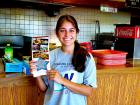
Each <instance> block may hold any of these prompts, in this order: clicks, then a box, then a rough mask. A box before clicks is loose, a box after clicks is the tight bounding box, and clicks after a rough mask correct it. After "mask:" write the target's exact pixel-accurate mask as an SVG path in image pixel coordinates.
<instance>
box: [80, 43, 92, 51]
mask: <svg viewBox="0 0 140 105" xmlns="http://www.w3.org/2000/svg"><path fill="white" fill-rule="evenodd" d="M80 46H82V47H84V48H85V49H86V50H88V51H91V50H92V44H91V42H82V43H80Z"/></svg>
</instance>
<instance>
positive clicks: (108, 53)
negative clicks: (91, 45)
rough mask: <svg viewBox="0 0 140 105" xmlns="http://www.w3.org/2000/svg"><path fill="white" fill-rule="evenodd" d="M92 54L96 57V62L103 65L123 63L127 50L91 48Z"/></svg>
mask: <svg viewBox="0 0 140 105" xmlns="http://www.w3.org/2000/svg"><path fill="white" fill-rule="evenodd" d="M92 54H93V56H95V57H96V58H97V63H99V64H103V65H123V64H126V55H127V52H123V51H116V50H92Z"/></svg>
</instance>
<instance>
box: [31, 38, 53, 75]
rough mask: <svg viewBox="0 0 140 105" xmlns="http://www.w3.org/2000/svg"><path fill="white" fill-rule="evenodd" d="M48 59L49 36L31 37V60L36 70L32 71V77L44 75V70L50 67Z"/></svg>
mask: <svg viewBox="0 0 140 105" xmlns="http://www.w3.org/2000/svg"><path fill="white" fill-rule="evenodd" d="M49 59H50V58H49V37H48V36H39V37H33V38H32V60H33V61H34V63H35V65H36V70H33V72H32V74H33V76H34V77H38V76H41V75H46V70H49V69H50V64H49Z"/></svg>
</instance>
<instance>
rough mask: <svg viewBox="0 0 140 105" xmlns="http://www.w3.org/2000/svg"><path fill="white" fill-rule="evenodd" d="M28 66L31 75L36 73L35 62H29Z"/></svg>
mask: <svg viewBox="0 0 140 105" xmlns="http://www.w3.org/2000/svg"><path fill="white" fill-rule="evenodd" d="M29 65H30V72H31V73H33V71H36V70H37V67H36V62H35V61H30V62H29Z"/></svg>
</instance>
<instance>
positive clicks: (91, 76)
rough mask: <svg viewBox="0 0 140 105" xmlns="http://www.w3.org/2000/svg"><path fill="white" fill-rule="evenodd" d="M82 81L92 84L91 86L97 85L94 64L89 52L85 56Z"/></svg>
mask: <svg viewBox="0 0 140 105" xmlns="http://www.w3.org/2000/svg"><path fill="white" fill-rule="evenodd" d="M83 81H84V84H85V85H88V86H92V87H93V88H96V87H97V79H96V64H95V61H94V58H93V56H92V55H91V54H90V56H88V57H87V61H86V69H85V71H84V80H83Z"/></svg>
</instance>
